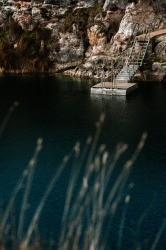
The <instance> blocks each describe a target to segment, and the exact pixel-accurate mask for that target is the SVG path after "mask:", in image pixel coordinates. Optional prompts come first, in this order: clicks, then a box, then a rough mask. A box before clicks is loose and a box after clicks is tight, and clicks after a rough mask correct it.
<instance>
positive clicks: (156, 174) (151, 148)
mask: <svg viewBox="0 0 166 250" xmlns="http://www.w3.org/2000/svg"><path fill="white" fill-rule="evenodd" d="M92 84H93V82H92V81H87V80H72V79H70V78H67V77H66V78H65V77H61V76H57V77H55V76H44V75H41V76H1V77H0V121H1V122H2V121H3V119H4V117H5V116H6V114H7V112H8V109H9V107H10V106H11V105H12V103H13V102H14V101H18V102H19V106H18V107H17V108H16V110H15V111H14V112H13V113H12V114H11V117H10V120H9V122H8V124H7V126H6V128H5V130H4V132H3V135H2V137H1V141H0V201H1V207H2V209H1V210H2V211H3V208H5V206H6V204H7V202H8V201H9V199H10V195H11V193H12V190H13V189H14V187H15V185H16V183H17V180H18V179H19V177H20V175H21V173H22V171H23V170H24V168H25V167H26V166H27V164H28V162H29V160H30V159H31V157H32V155H33V152H34V149H35V144H36V140H37V138H39V137H42V138H43V140H44V147H43V149H42V151H41V153H40V156H39V159H38V161H37V167H36V172H35V176H34V181H33V185H32V191H31V194H30V201H29V207H28V209H27V215H26V221H25V230H26V228H27V225H28V223H29V221H30V218H31V217H32V214H33V212H34V210H35V207H36V206H37V205H38V204H39V201H40V199H41V197H42V194H43V192H44V190H45V189H46V187H47V186H48V182H49V180H50V178H51V177H52V176H53V174H54V172H55V171H56V170H57V169H58V166H59V164H60V162H61V161H62V159H63V157H64V156H65V155H66V154H68V152H69V151H70V150H71V148H72V147H73V146H74V144H75V143H76V142H77V141H80V142H81V144H82V145H84V143H85V141H86V138H87V137H88V136H89V135H92V136H93V135H94V134H95V130H96V127H95V122H96V121H97V120H98V119H99V116H100V114H101V113H103V112H104V113H105V122H104V125H103V128H102V131H101V135H100V138H99V144H102V143H104V144H106V146H107V150H108V151H109V152H113V151H114V148H115V146H116V145H117V144H118V143H119V142H124V143H127V144H128V145H129V147H128V149H127V151H126V153H125V154H124V156H123V157H122V160H121V161H120V162H119V164H123V163H124V162H125V161H126V160H127V159H128V158H129V157H130V156H131V155H132V153H133V152H134V150H135V148H136V146H137V144H138V142H139V140H140V137H141V135H142V133H143V132H145V131H146V132H147V133H148V138H147V141H146V144H145V146H144V148H143V150H142V152H141V153H140V155H139V156H138V159H137V161H136V163H135V164H134V166H133V169H132V172H131V174H130V178H129V182H132V183H134V188H133V189H132V193H131V202H130V204H129V206H128V207H127V211H126V220H125V225H124V232H123V239H122V240H123V241H122V242H123V247H122V248H121V249H126V250H129V249H136V246H135V245H136V244H135V242H136V241H138V242H139V243H140V245H141V246H143V247H142V249H150V246H151V244H152V242H153V239H154V238H155V235H157V232H158V230H159V228H160V226H161V225H162V223H163V221H164V220H165V219H166V85H164V84H159V83H143V84H142V83H141V84H140V85H139V89H138V90H137V91H136V92H135V93H133V94H132V95H130V96H128V97H123V96H113V97H111V96H97V95H93V96H91V95H90V87H91V86H92ZM117 168H119V165H118V166H117ZM69 173H70V164H69V167H68V169H67V170H66V171H65V172H64V173H63V175H62V176H61V178H60V179H59V181H58V183H57V186H56V188H55V190H54V191H53V192H52V193H51V195H50V197H49V199H48V202H47V204H46V205H45V207H44V209H43V212H42V215H41V221H40V223H39V231H40V235H41V238H42V239H44V240H49V239H54V240H55V245H57V241H58V237H59V236H58V235H59V232H60V223H61V217H62V211H63V206H64V202H65V199H66V186H67V183H68V179H69ZM20 203H21V195H18V198H17V200H16V205H15V206H14V208H13V210H14V214H16V215H15V216H16V221H17V218H18V214H19V207H20ZM1 213H2V212H1ZM117 214H118V211H117ZM119 214H120V212H119ZM141 218H144V219H143V222H142V224H141V227H140V229H139V232H138V233H136V228H137V229H138V227H139V225H138V221H140V220H141ZM119 220H120V215H117V220H116V219H115V222H114V225H113V229H114V230H112V231H111V232H110V237H108V240H107V243H106V246H105V249H113V250H114V249H118V248H117V232H118V222H119ZM15 227H17V226H15ZM105 230H107V227H106V228H105ZM104 233H105V232H104ZM165 235H166V229H165V230H163V231H162V234H161V237H160V240H159V244H158V248H156V249H165V248H166V241H165V238H166V237H165ZM54 249H56V246H54Z"/></svg>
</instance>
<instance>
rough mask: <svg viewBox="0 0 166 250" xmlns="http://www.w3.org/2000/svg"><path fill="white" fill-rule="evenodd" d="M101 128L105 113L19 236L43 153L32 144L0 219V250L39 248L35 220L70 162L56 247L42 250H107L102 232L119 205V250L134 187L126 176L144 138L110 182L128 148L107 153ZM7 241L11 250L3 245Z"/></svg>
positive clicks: (73, 152) (40, 144) (40, 143)
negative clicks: (13, 220)
mask: <svg viewBox="0 0 166 250" xmlns="http://www.w3.org/2000/svg"><path fill="white" fill-rule="evenodd" d="M17 106H18V103H17V102H15V103H14V104H13V106H12V107H11V108H10V109H9V111H8V113H7V115H6V117H5V119H4V121H3V122H2V126H1V128H0V138H1V136H2V135H3V131H4V129H5V128H6V125H7V123H8V121H9V118H10V116H11V114H12V112H13V111H14V109H15V108H16V107H17ZM103 123H104V114H101V116H100V119H99V121H98V122H97V123H96V134H95V136H94V137H93V138H92V137H88V138H87V141H86V143H85V145H84V146H83V147H81V145H80V143H79V142H77V143H76V144H75V145H74V147H73V148H72V149H71V152H69V154H68V155H66V156H65V157H64V158H63V160H62V163H61V164H60V166H59V168H58V170H57V171H56V172H55V173H54V175H53V176H52V178H51V180H50V182H49V183H48V185H47V188H46V190H45V192H44V194H43V197H42V198H41V200H40V202H39V203H38V206H37V207H36V210H35V212H34V214H33V216H32V218H31V220H30V221H29V223H28V227H27V230H26V232H24V230H23V228H24V225H25V219H26V212H27V207H28V203H29V196H30V192H31V191H32V192H33V190H31V188H32V183H33V177H34V174H35V168H36V164H37V161H38V157H39V154H40V152H41V150H42V148H43V140H42V138H39V139H38V140H37V143H36V147H35V150H34V154H33V156H32V159H31V160H30V161H29V164H28V166H27V167H26V168H25V169H24V171H23V173H22V175H21V176H20V178H19V180H18V182H17V184H16V186H15V188H14V190H13V192H12V194H11V198H10V200H9V202H8V204H7V206H6V207H5V209H4V211H3V214H2V216H1V220H0V240H1V241H0V250H7V249H10V250H15V249H17V250H28V249H32V250H33V249H34V250H35V249H38V250H40V249H44V248H43V246H42V243H41V241H40V238H37V237H36V236H34V235H35V230H36V228H37V227H38V224H39V221H40V220H42V217H41V214H42V211H43V208H44V206H45V205H46V203H47V201H48V199H49V196H50V194H51V193H52V192H53V191H54V188H55V187H56V183H57V181H58V180H59V178H60V176H61V175H63V173H64V171H65V168H66V167H67V166H68V164H69V163H70V164H71V162H72V168H71V176H69V184H68V187H67V197H66V201H65V206H64V211H63V216H62V226H61V230H60V237H59V242H58V244H57V245H58V246H57V247H55V245H52V244H51V242H50V243H48V244H47V248H46V249H60V250H69V249H73V250H77V249H78V250H79V249H81V250H100V249H101V250H104V249H108V245H107V242H108V238H109V237H110V235H109V234H110V231H108V233H105V229H104V228H107V227H108V228H110V227H111V226H112V222H113V219H114V216H115V214H116V212H117V210H118V208H119V206H121V208H122V209H121V219H120V221H119V224H118V228H119V229H118V235H117V239H116V242H117V245H116V249H124V248H123V243H124V242H123V233H124V230H125V220H126V210H127V207H128V206H129V204H130V190H131V189H132V188H133V187H134V184H133V183H130V182H129V176H130V173H131V171H132V167H133V164H134V163H135V161H136V159H137V157H138V155H139V153H140V152H141V150H142V148H143V147H144V144H145V141H146V138H147V134H146V133H144V134H143V135H142V137H141V139H140V142H139V143H138V146H137V147H136V149H135V151H134V153H133V154H132V156H131V158H130V159H128V160H127V161H126V162H125V163H124V165H123V166H121V168H120V170H119V173H118V175H117V177H116V179H115V178H113V176H114V173H115V168H116V166H117V163H118V161H119V159H120V158H121V156H122V155H123V154H124V153H125V151H126V149H127V147H128V145H127V144H123V143H120V144H118V145H117V147H116V149H115V152H114V153H112V152H109V151H108V150H107V148H106V145H103V144H102V145H98V139H99V137H100V133H101V130H102V126H103ZM20 190H22V191H23V192H22V193H23V195H22V202H21V207H20V213H19V218H18V223H17V225H16V230H15V231H14V232H13V233H12V239H11V233H10V235H6V233H5V232H6V230H7V227H8V226H9V224H10V223H11V216H12V211H13V209H14V207H15V205H16V198H17V196H18V194H19V192H20ZM48 219H49V218H48ZM165 226H166V221H163V224H162V225H161V228H160V230H159V232H158V233H157V234H156V237H155V239H154V240H153V242H152V243H151V246H150V248H149V249H151V250H154V249H157V246H158V242H159V241H160V238H161V236H162V234H163V231H164V229H165ZM39 230H40V228H39ZM103 232H104V233H103ZM9 240H10V246H8V242H9ZM135 245H136V247H135V248H134V249H144V248H143V247H141V245H140V242H135ZM110 249H115V248H111V246H110Z"/></svg>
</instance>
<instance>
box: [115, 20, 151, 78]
mask: <svg viewBox="0 0 166 250" xmlns="http://www.w3.org/2000/svg"><path fill="white" fill-rule="evenodd" d="M150 29H151V25H149V27H148V29H147V30H146V33H145V37H144V39H143V40H138V39H137V37H136V36H135V37H134V38H133V43H132V46H131V48H130V53H129V56H128V58H127V61H126V63H125V65H124V66H123V68H122V69H121V70H120V72H119V73H118V74H117V76H116V77H115V82H130V80H131V78H132V77H133V76H134V74H135V73H136V71H137V70H138V68H139V67H140V66H141V65H142V63H143V60H144V57H145V55H146V52H147V48H148V45H149V41H150Z"/></svg>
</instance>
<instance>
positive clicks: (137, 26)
mask: <svg viewBox="0 0 166 250" xmlns="http://www.w3.org/2000/svg"><path fill="white" fill-rule="evenodd" d="M138 30H139V23H136V24H135V25H134V29H133V31H132V34H131V36H130V40H129V42H128V44H130V42H131V39H132V41H134V40H135V37H136V35H137V31H138ZM132 45H133V42H132ZM129 48H130V47H129V46H127V48H125V49H124V50H123V51H122V52H121V53H120V54H119V57H118V58H117V60H116V61H115V63H114V68H116V65H117V64H119V62H120V61H121V62H122V63H123V65H124V62H125V59H126V58H125V57H126V56H128V52H129ZM129 56H130V55H129ZM120 70H121V68H120V69H119V71H120ZM119 71H118V73H119ZM118 73H117V74H118ZM117 74H116V75H117Z"/></svg>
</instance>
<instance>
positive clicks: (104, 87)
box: [91, 82, 138, 96]
mask: <svg viewBox="0 0 166 250" xmlns="http://www.w3.org/2000/svg"><path fill="white" fill-rule="evenodd" d="M112 86H113V84H112V83H111V82H104V83H99V84H96V85H94V86H93V87H91V94H99V95H125V96H126V95H128V94H130V93H132V92H133V91H135V90H136V89H137V88H138V86H137V84H136V83H116V88H112Z"/></svg>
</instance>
